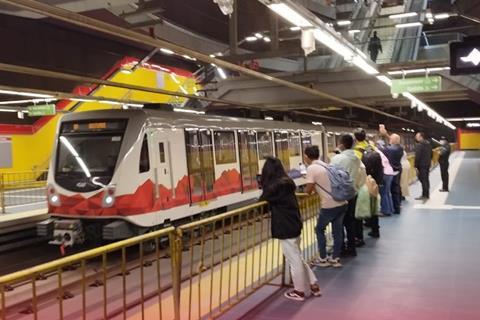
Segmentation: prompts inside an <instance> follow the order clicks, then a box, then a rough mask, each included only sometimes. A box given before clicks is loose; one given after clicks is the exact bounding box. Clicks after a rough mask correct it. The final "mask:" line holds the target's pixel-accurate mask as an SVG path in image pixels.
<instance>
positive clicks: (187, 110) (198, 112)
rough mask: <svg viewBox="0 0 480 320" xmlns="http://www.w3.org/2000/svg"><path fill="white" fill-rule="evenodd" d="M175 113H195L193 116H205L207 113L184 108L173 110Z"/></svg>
mask: <svg viewBox="0 0 480 320" xmlns="http://www.w3.org/2000/svg"><path fill="white" fill-rule="evenodd" d="M173 111H175V112H183V113H193V114H205V111H197V110H192V109H182V108H173Z"/></svg>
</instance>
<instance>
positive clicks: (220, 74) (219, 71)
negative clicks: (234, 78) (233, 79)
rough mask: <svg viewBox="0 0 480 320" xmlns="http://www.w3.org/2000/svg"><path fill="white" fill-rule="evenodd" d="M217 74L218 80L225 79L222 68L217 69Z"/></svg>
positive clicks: (225, 75)
mask: <svg viewBox="0 0 480 320" xmlns="http://www.w3.org/2000/svg"><path fill="white" fill-rule="evenodd" d="M217 72H218V75H219V76H220V78H222V79H223V80H225V79H227V74H226V73H225V71H224V70H223V69H222V68H219V67H217Z"/></svg>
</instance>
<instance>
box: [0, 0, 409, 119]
mask: <svg viewBox="0 0 480 320" xmlns="http://www.w3.org/2000/svg"><path fill="white" fill-rule="evenodd" d="M0 3H5V4H9V5H12V6H15V7H20V8H23V9H26V10H31V11H33V12H36V13H40V14H43V15H45V16H48V17H51V18H54V19H58V20H61V21H64V22H67V23H70V24H73V25H76V26H80V27H83V28H87V29H90V30H95V31H99V32H102V33H105V34H109V35H111V36H113V37H116V38H121V39H124V40H128V41H133V42H135V43H139V44H143V45H147V46H152V47H163V48H168V49H170V50H172V51H174V52H176V53H177V54H180V55H183V54H185V55H189V56H191V57H194V58H197V59H198V60H201V61H203V62H206V63H214V64H216V65H218V66H220V67H223V68H226V69H229V70H233V71H238V72H240V73H243V74H245V75H249V76H251V77H255V78H259V79H263V80H267V81H271V82H273V83H276V84H279V85H282V86H285V87H288V88H291V89H294V90H297V91H300V92H304V93H308V94H310V95H313V96H316V97H319V98H325V99H329V100H332V101H336V102H339V103H342V104H344V105H347V106H351V107H355V108H359V109H364V110H369V111H372V112H375V113H378V114H382V115H385V116H387V117H390V118H394V119H398V120H401V121H404V122H408V123H412V124H415V125H418V124H417V123H416V122H414V121H411V120H409V119H404V118H402V117H398V116H395V115H391V114H389V113H386V112H383V111H380V110H377V109H375V108H372V107H369V106H365V105H361V104H358V103H355V102H352V101H348V100H345V99H342V98H338V97H336V96H333V95H330V94H328V93H325V92H322V91H319V90H316V89H311V88H308V87H304V86H302V85H299V84H296V83H292V82H289V81H285V80H282V79H278V78H275V77H272V76H270V75H267V74H264V73H261V72H257V71H254V70H250V69H248V68H245V67H242V66H239V65H236V64H233V63H229V62H227V61H223V60H220V59H216V58H212V57H209V56H208V55H206V54H203V53H199V52H197V51H195V50H191V49H188V48H184V47H181V46H179V45H176V44H173V43H170V42H167V41H164V40H161V39H154V38H151V37H150V36H148V35H146V34H141V33H138V32H135V31H133V30H128V29H125V28H122V27H119V26H115V25H112V24H109V23H106V22H103V21H100V20H96V19H93V18H90V17H86V16H83V15H80V14H77V13H74V12H70V11H67V10H64V9H61V8H57V7H55V6H51V5H47V4H44V3H41V2H39V1H34V0H0Z"/></svg>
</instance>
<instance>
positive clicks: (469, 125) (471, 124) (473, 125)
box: [467, 122, 480, 128]
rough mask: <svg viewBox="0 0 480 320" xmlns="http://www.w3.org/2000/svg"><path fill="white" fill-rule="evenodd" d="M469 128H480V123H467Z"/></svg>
mask: <svg viewBox="0 0 480 320" xmlns="http://www.w3.org/2000/svg"><path fill="white" fill-rule="evenodd" d="M467 127H468V128H480V123H478V122H470V123H467Z"/></svg>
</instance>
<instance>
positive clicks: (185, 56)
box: [182, 54, 197, 61]
mask: <svg viewBox="0 0 480 320" xmlns="http://www.w3.org/2000/svg"><path fill="white" fill-rule="evenodd" d="M182 57H184V58H185V59H187V60H191V61H197V58H192V57H190V56H189V55H186V54H184V55H182Z"/></svg>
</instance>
